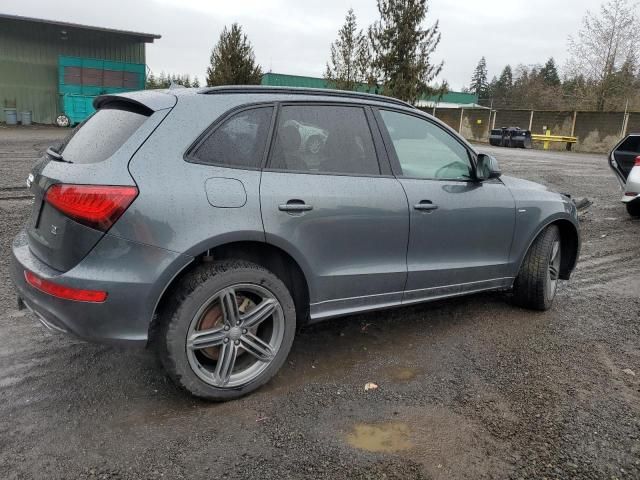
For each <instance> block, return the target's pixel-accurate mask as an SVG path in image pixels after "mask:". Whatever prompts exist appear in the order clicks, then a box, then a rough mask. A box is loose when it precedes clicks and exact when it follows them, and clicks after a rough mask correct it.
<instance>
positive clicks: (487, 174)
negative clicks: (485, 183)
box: [476, 153, 502, 180]
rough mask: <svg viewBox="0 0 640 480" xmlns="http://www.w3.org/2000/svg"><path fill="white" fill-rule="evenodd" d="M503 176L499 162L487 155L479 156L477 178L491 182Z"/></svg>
mask: <svg viewBox="0 0 640 480" xmlns="http://www.w3.org/2000/svg"><path fill="white" fill-rule="evenodd" d="M500 175H502V171H501V170H500V166H499V165H498V161H497V160H496V159H495V158H494V157H492V156H491V155H487V154H486V153H479V154H478V162H477V165H476V178H477V179H478V180H490V179H492V178H498V177H499V176H500Z"/></svg>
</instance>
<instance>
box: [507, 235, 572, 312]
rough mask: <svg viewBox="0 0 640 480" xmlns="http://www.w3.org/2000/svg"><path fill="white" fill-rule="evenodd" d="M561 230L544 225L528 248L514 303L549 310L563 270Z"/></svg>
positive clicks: (515, 288)
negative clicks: (561, 269) (561, 262)
mask: <svg viewBox="0 0 640 480" xmlns="http://www.w3.org/2000/svg"><path fill="white" fill-rule="evenodd" d="M560 254H561V248H560V230H559V229H558V227H557V226H556V225H550V226H548V227H547V228H545V229H544V230H543V231H542V232H541V233H540V234H539V235H538V237H537V238H536V239H535V240H534V241H533V244H532V245H531V247H530V248H529V251H528V252H527V255H526V256H525V258H524V262H523V263H522V266H521V267H520V272H519V273H518V276H517V277H516V280H515V282H514V284H513V303H515V304H516V305H519V306H521V307H524V308H530V309H533V310H548V309H549V308H551V304H552V303H553V299H554V298H555V295H556V290H557V285H558V276H559V273H560V260H561V258H560Z"/></svg>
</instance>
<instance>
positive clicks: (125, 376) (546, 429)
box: [0, 128, 640, 479]
mask: <svg viewBox="0 0 640 480" xmlns="http://www.w3.org/2000/svg"><path fill="white" fill-rule="evenodd" d="M60 134H61V131H60V130H55V129H44V128H39V129H38V128H35V129H31V130H26V129H25V130H16V129H0V246H1V249H2V250H1V251H2V255H0V276H1V278H2V279H3V280H4V281H3V282H2V284H1V285H0V478H3V479H23V478H24V479H28V478H51V479H56V478H65V479H66V478H109V479H114V478H220V477H222V476H224V477H225V478H231V479H234V478H260V479H270V478H274V479H276V478H277V479H283V478H326V479H336V478H363V479H378V478H387V479H394V478H398V479H400V478H422V479H429V478H433V479H449V478H469V479H479V478H536V479H541V478H594V479H596V478H597V479H601V478H640V417H639V414H640V340H639V333H640V328H639V327H638V317H639V313H640V299H639V297H640V276H639V275H638V271H639V267H640V256H639V255H638V231H639V230H640V221H637V220H636V221H633V220H631V219H630V218H629V217H627V215H626V212H625V211H624V208H623V207H622V205H621V204H620V203H619V202H618V198H619V190H618V186H617V184H616V181H615V179H614V177H613V174H612V173H611V172H610V171H609V169H608V167H607V165H606V161H605V158H604V156H602V155H585V154H575V153H564V152H541V151H532V150H527V151H523V150H507V149H494V148H489V147H483V148H484V150H486V151H489V152H490V153H492V154H494V155H495V156H496V157H497V158H498V160H499V161H500V163H501V166H502V168H503V171H504V172H505V173H508V174H513V175H516V176H521V177H524V178H527V179H531V180H535V181H539V182H542V183H544V184H546V185H550V186H551V187H553V188H554V189H557V190H559V191H562V192H569V193H571V194H572V195H574V196H575V197H578V198H580V197H588V198H589V199H590V200H591V201H593V202H594V203H593V205H592V206H591V207H590V209H589V210H588V211H587V212H586V213H585V214H583V216H582V233H583V250H582V256H581V260H580V263H579V265H578V268H577V271H576V273H575V275H574V277H573V278H572V280H571V281H570V282H563V283H562V284H561V289H560V292H559V294H558V297H557V299H556V302H555V304H554V307H553V308H552V309H551V310H550V311H548V312H545V313H538V312H531V311H526V310H521V309H518V308H515V307H513V306H511V305H509V304H508V303H507V302H506V301H505V297H504V296H503V295H500V294H481V295H475V296H472V297H466V298H460V299H455V300H450V301H440V302H435V303H431V304H426V305H420V306H415V307H411V308H404V309H400V310H395V311H388V312H378V313H372V314H366V315H357V316H352V317H348V318H343V319H337V320H333V321H330V322H326V323H323V324H320V325H317V326H314V327H310V328H308V329H306V330H304V331H303V332H302V333H301V334H300V335H299V337H298V338H297V340H296V342H295V344H294V347H293V351H292V353H291V355H290V357H289V360H288V363H287V364H286V366H285V367H284V368H283V370H282V371H281V372H280V373H279V375H278V376H277V377H276V378H275V379H274V380H273V381H271V382H270V383H269V384H268V385H267V386H266V387H265V388H263V389H262V390H260V391H258V392H257V393H255V394H253V395H251V396H249V397H247V398H244V399H241V400H238V401H235V402H231V403H226V404H208V403H204V402H200V401H197V400H194V399H192V398H189V397H187V396H185V395H184V394H183V393H182V392H180V391H179V390H177V389H176V388H175V387H174V386H173V385H172V384H171V383H170V381H169V380H168V379H167V378H166V377H165V375H164V374H163V372H162V371H161V369H160V367H159V366H158V364H157V362H156V360H155V359H154V357H153V356H152V354H151V353H150V352H149V351H145V350H127V349H119V348H115V347H106V346H100V345H90V344H86V343H82V342H79V341H77V340H74V339H72V338H69V337H64V336H59V335H53V334H49V333H46V332H45V331H44V329H43V328H42V327H41V326H40V325H39V324H38V323H37V322H36V321H35V320H34V318H32V317H31V316H30V315H29V314H26V313H24V312H18V311H17V310H16V304H15V297H14V295H13V292H12V288H11V285H10V282H9V280H8V267H7V262H8V255H9V254H8V251H9V246H10V241H11V238H12V237H13V236H14V235H15V233H16V232H17V231H18V229H19V228H20V226H21V225H22V224H23V223H24V222H25V220H26V218H27V216H28V213H29V209H30V203H31V201H30V200H29V199H28V198H26V199H25V198H19V197H21V196H24V195H25V194H26V191H24V190H22V189H21V188H20V187H22V186H23V185H24V179H25V177H26V175H27V174H28V171H29V169H30V165H31V163H32V161H33V160H34V158H35V157H37V153H38V151H39V150H41V149H42V148H43V147H45V146H46V145H47V144H48V143H50V142H51V141H52V140H54V139H55V138H58V137H59V136H60ZM367 382H375V383H377V384H379V388H378V389H377V390H372V391H368V392H365V391H364V388H363V387H364V385H365V383H367Z"/></svg>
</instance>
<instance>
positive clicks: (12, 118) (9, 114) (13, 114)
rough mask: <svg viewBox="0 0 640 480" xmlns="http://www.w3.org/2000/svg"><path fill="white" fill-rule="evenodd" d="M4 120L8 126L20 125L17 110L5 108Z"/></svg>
mask: <svg viewBox="0 0 640 480" xmlns="http://www.w3.org/2000/svg"><path fill="white" fill-rule="evenodd" d="M4 118H5V121H6V122H7V125H17V124H18V112H17V111H16V109H15V108H5V109H4Z"/></svg>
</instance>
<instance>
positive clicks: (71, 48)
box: [0, 19, 146, 123]
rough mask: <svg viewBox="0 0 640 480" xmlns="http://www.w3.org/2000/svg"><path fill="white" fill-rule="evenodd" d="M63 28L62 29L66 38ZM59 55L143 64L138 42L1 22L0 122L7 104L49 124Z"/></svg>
mask: <svg viewBox="0 0 640 480" xmlns="http://www.w3.org/2000/svg"><path fill="white" fill-rule="evenodd" d="M62 30H65V31H66V39H64V38H63V35H62V33H61V31H62ZM58 55H71V56H78V57H89V58H98V59H105V60H116V61H122V62H132V63H146V62H145V43H144V41H143V40H142V39H140V38H137V37H133V36H128V35H120V34H117V33H108V32H98V31H91V30H84V29H78V28H72V27H59V26H55V25H47V24H41V23H32V22H26V21H17V20H9V19H0V121H4V110H3V108H4V107H5V106H13V104H14V103H15V105H16V108H17V109H18V114H19V112H21V111H29V110H30V111H31V112H33V121H34V122H37V123H53V122H54V121H55V118H56V116H57V115H58V113H59V111H60V101H59V96H58V74H57V65H58Z"/></svg>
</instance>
